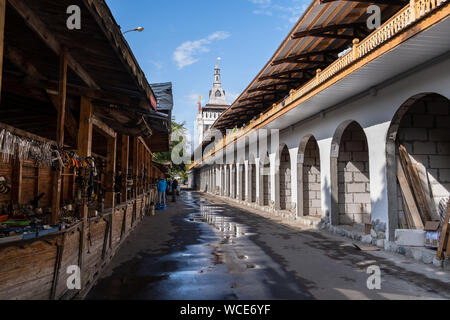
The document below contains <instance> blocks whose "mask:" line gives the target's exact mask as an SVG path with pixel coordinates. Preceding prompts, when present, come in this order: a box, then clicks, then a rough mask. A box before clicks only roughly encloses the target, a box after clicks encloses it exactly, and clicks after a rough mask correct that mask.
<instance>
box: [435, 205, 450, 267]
mask: <svg viewBox="0 0 450 320" xmlns="http://www.w3.org/2000/svg"><path fill="white" fill-rule="evenodd" d="M449 223H450V200H449V201H448V202H447V213H446V214H445V218H444V223H443V225H442V232H441V241H440V243H439V248H438V251H437V256H436V257H437V259H438V260H441V259H442V258H443V253H444V248H447V256H449V254H450V250H449V249H450V248H449V247H450V241H449V240H448V237H447V231H448V230H449V228H448V224H449ZM446 242H447V243H446Z"/></svg>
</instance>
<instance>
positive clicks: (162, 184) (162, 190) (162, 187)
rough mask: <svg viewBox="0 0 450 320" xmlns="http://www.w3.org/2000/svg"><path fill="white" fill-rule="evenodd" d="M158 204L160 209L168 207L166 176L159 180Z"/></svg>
mask: <svg viewBox="0 0 450 320" xmlns="http://www.w3.org/2000/svg"><path fill="white" fill-rule="evenodd" d="M157 189H158V201H159V203H158V206H159V209H162V210H164V209H165V208H166V191H167V181H166V179H164V178H162V177H161V178H160V179H159V180H158V186H157Z"/></svg>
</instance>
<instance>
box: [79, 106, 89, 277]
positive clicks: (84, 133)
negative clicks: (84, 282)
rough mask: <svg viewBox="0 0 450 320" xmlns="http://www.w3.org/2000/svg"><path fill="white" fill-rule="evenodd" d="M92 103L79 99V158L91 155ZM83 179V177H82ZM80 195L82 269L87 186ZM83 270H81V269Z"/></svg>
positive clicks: (80, 261) (85, 173) (86, 218)
mask: <svg viewBox="0 0 450 320" xmlns="http://www.w3.org/2000/svg"><path fill="white" fill-rule="evenodd" d="M92 113H93V108H92V103H91V101H90V100H89V99H88V98H86V97H81V100H80V122H79V129H78V150H77V153H78V155H79V156H80V157H84V158H87V157H90V156H91V155H92V129H93V128H92ZM83 171H84V172H83V174H84V175H87V174H88V172H87V169H84V170H83ZM82 178H84V177H82ZM81 193H82V199H81V201H82V203H81V205H80V209H79V210H80V211H79V213H80V219H81V221H82V229H81V233H80V248H79V249H80V250H79V256H78V265H79V267H80V268H81V269H82V268H83V261H84V253H85V245H86V243H87V238H86V234H87V231H86V230H87V225H88V223H87V221H88V213H89V210H88V196H87V185H85V186H84V188H83V189H82V190H81ZM82 270H83V269H82Z"/></svg>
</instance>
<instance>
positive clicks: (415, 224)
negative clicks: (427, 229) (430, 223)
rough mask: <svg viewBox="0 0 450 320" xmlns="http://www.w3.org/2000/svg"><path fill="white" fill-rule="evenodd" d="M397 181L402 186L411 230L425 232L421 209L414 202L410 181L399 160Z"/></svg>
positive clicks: (406, 214)
mask: <svg viewBox="0 0 450 320" xmlns="http://www.w3.org/2000/svg"><path fill="white" fill-rule="evenodd" d="M397 179H398V182H399V184H400V188H401V190H402V193H403V197H404V200H405V202H406V205H407V207H408V208H407V210H406V212H405V217H406V216H407V221H408V220H409V223H408V225H410V227H411V228H415V229H417V230H423V229H424V224H423V222H422V219H421V217H420V214H419V209H418V208H417V205H416V201H415V200H414V195H413V193H412V190H411V188H410V186H409V184H408V180H407V178H406V175H405V171H404V170H403V166H402V163H401V161H400V159H398V158H397Z"/></svg>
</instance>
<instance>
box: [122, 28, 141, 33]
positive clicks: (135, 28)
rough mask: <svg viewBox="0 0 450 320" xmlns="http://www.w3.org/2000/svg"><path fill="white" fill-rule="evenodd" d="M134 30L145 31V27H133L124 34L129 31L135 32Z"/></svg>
mask: <svg viewBox="0 0 450 320" xmlns="http://www.w3.org/2000/svg"><path fill="white" fill-rule="evenodd" d="M133 31H137V32H142V31H144V28H143V27H137V28H134V29H131V30H127V31H125V32H124V33H123V34H125V33H128V32H133Z"/></svg>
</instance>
